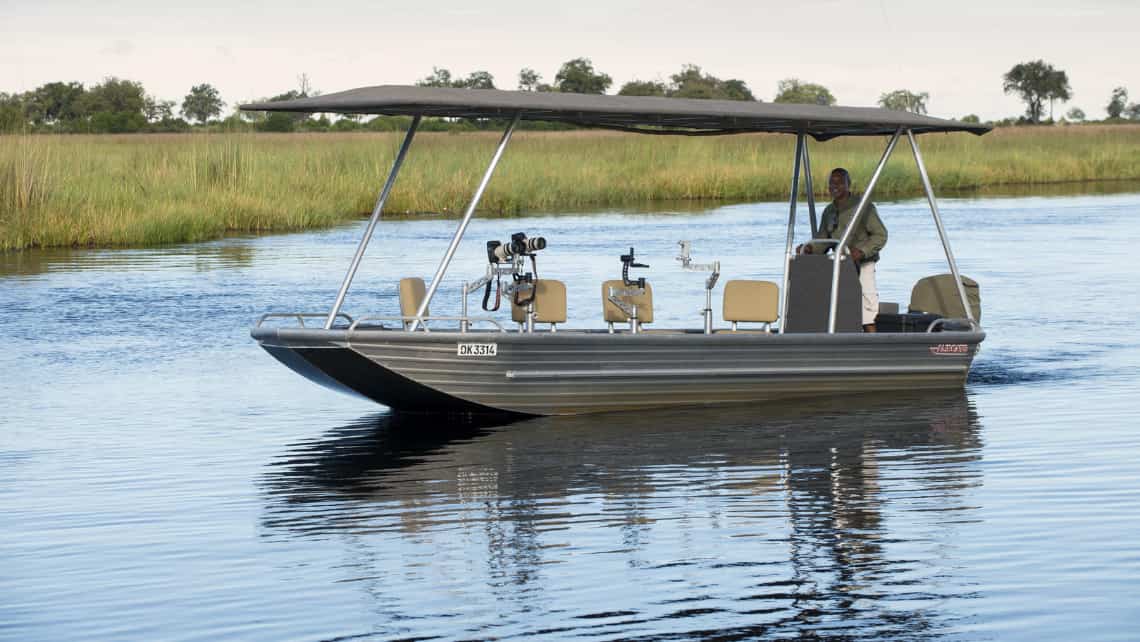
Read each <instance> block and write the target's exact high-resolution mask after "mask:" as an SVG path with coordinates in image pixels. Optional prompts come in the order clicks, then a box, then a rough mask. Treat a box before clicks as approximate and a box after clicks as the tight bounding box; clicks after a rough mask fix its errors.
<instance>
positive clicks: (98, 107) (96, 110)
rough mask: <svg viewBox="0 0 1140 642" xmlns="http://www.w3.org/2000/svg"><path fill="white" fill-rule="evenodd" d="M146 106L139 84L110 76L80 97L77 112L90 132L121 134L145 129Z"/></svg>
mask: <svg viewBox="0 0 1140 642" xmlns="http://www.w3.org/2000/svg"><path fill="white" fill-rule="evenodd" d="M145 106H146V93H145V92H144V91H143V86H142V83H138V82H134V81H132V80H123V79H120V78H115V77H110V78H106V79H104V80H103V82H102V83H100V84H98V85H95V86H94V87H92V88H91V89H89V90H87V92H86V93H85V94H83V97H82V98H81V99H80V100H79V113H80V114H81V116H82V117H84V118H86V120H87V123H88V125H89V127H90V130H91V131H94V132H106V133H110V134H120V133H125V132H134V131H139V130H140V129H143V128H145V127H146V116H144V115H143V107H145Z"/></svg>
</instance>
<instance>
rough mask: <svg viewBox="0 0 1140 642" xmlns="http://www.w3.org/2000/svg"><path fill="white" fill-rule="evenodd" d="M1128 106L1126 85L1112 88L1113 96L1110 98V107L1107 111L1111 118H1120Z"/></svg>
mask: <svg viewBox="0 0 1140 642" xmlns="http://www.w3.org/2000/svg"><path fill="white" fill-rule="evenodd" d="M1127 108H1128V90H1127V89H1125V88H1124V87H1117V88H1116V89H1113V90H1112V97H1111V98H1109V101H1108V107H1105V111H1107V112H1108V117H1109V118H1120V117H1121V115H1123V114H1124V110H1125V109H1127Z"/></svg>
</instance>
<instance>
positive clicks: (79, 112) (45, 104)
mask: <svg viewBox="0 0 1140 642" xmlns="http://www.w3.org/2000/svg"><path fill="white" fill-rule="evenodd" d="M85 93H86V90H85V89H84V88H83V84H82V83H77V82H69V83H62V82H49V83H47V84H46V85H42V86H40V87H37V88H36V89H34V90H32V91H30V92H28V93H27V95H26V96H27V100H26V106H25V109H26V111H27V117H28V120H30V121H32V122H33V123H35V124H37V125H43V124H48V125H52V124H56V123H61V122H69V121H74V120H77V119H79V118H81V117H83V116H84V115H85V114H84V113H83V96H84V94H85Z"/></svg>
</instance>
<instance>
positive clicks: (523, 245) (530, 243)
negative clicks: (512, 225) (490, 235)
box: [487, 232, 546, 263]
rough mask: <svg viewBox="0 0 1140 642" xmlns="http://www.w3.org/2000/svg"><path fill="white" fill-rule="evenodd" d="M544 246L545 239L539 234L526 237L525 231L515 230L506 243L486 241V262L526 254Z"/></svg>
mask: <svg viewBox="0 0 1140 642" xmlns="http://www.w3.org/2000/svg"><path fill="white" fill-rule="evenodd" d="M545 248H546V239H545V238H543V237H541V236H535V237H533V238H527V235H526V233H525V232H516V233H514V234H512V235H511V240H510V241H508V242H506V243H500V242H499V241H487V262H488V263H501V262H505V261H510V260H511V259H512V258H513V257H515V256H526V255H530V254H534V253H535V252H537V251H539V250H542V249H545Z"/></svg>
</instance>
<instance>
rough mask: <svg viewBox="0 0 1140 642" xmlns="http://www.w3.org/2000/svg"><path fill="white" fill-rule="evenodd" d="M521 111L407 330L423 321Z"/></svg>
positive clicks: (502, 143)
mask: <svg viewBox="0 0 1140 642" xmlns="http://www.w3.org/2000/svg"><path fill="white" fill-rule="evenodd" d="M521 116H522V112H518V113H516V114H515V117H514V118H513V119H511V124H510V125H509V126H507V131H505V132H503V138H502V139H501V140H500V141H499V146H498V147H497V148H496V149H495V155H494V156H492V157H491V164H490V165H489V166H488V167H487V171H486V172H484V173H483V180H481V181H479V186H478V187H477V188H475V194H474V196H472V197H471V202H470V203H468V205H467V210H466V211H465V212H463V220H462V221H460V223H459V229H457V230H455V236H453V237H452V238H451V244H450V245H448V246H447V252H445V253H444V255H443V260H442V261H440V262H439V267H438V268H436V270H435V276H433V277H432V279H431V285H429V286H428V290H427V293H426V294H425V295H424V300H423V302H421V303H420V308H419V309H418V310H416V319H415V321H412V324H411V326H409V328H408V330H409V331H411V332H414V331H415V330H416V328H418V327H419V326H420V324H422V323H423V320H424V319H423V316H424V311H425V310H427V308H428V304H429V303H431V298H432V297H433V296H435V291H436V290H438V289H439V284H440V282H441V281H442V279H443V275H444V273H446V272H447V266H448V265H450V264H451V258H452V257H453V256H455V248H457V247H459V241H460V240H462V239H463V233H464V232H466V231H467V224H468V223H470V222H471V216H472V215H473V214H475V207H476V206H477V205H478V204H479V199H481V198H483V190H485V189H487V183H490V182H491V175H492V174H494V173H495V167H496V166H497V165H498V164H499V159H500V158H502V156H503V150H505V149H506V148H507V143H508V142H510V140H511V134H513V133H514V131H515V125H518V124H519V118H520V117H521Z"/></svg>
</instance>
